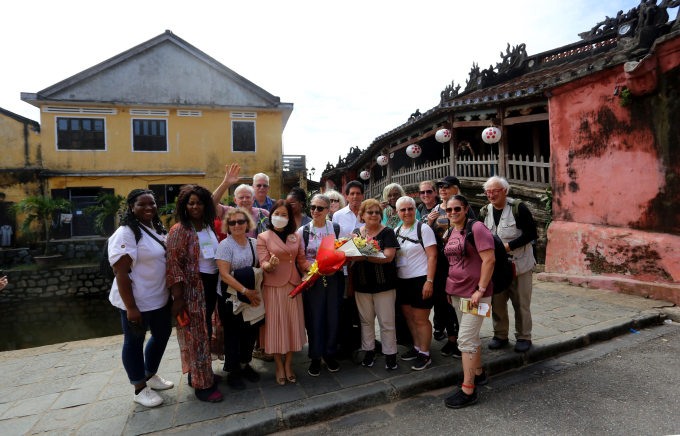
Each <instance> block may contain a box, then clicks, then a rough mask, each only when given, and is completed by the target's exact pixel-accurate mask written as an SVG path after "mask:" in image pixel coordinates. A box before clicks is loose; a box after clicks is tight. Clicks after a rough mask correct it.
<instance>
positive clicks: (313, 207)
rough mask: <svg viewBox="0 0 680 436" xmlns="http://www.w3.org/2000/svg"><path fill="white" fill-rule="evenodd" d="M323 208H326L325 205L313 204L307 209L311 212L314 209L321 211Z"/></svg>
mask: <svg viewBox="0 0 680 436" xmlns="http://www.w3.org/2000/svg"><path fill="white" fill-rule="evenodd" d="M324 209H327V208H326V206H314V205H311V206H309V210H311V211H312V212H314V211H315V210H318V211H319V212H323V210H324Z"/></svg>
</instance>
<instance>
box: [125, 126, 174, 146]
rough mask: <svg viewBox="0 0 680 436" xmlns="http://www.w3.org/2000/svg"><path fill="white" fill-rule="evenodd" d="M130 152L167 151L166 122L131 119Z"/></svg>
mask: <svg viewBox="0 0 680 436" xmlns="http://www.w3.org/2000/svg"><path fill="white" fill-rule="evenodd" d="M132 151H168V135H167V121H166V120H158V119H133V120H132Z"/></svg>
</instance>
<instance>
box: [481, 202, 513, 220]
mask: <svg viewBox="0 0 680 436" xmlns="http://www.w3.org/2000/svg"><path fill="white" fill-rule="evenodd" d="M490 204H491V203H486V204H485V205H484V206H483V207H482V208H481V209H480V210H479V221H481V222H482V224H483V223H484V220H486V214H487V213H489V212H488V210H489V205H490ZM520 204H523V202H522V200H515V199H513V201H512V208H511V210H512V216H513V217H515V221H517V220H518V219H519V205H520Z"/></svg>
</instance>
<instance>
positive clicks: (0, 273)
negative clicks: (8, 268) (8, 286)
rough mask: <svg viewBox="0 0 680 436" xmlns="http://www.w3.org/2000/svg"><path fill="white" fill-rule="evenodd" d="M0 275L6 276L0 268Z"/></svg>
mask: <svg viewBox="0 0 680 436" xmlns="http://www.w3.org/2000/svg"><path fill="white" fill-rule="evenodd" d="M0 277H5V272H4V271H3V270H1V269H0Z"/></svg>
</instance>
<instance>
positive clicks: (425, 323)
mask: <svg viewBox="0 0 680 436" xmlns="http://www.w3.org/2000/svg"><path fill="white" fill-rule="evenodd" d="M396 209H397V213H398V214H399V219H400V220H401V221H402V222H403V223H402V224H401V225H400V226H399V227H397V228H396V229H394V233H395V234H396V236H397V241H399V246H400V247H401V248H400V249H399V251H398V252H397V276H398V277H399V280H398V281H397V304H401V310H402V312H403V313H404V316H405V317H406V322H407V323H408V327H409V330H410V331H411V335H412V336H413V344H414V347H413V349H411V350H409V351H407V352H406V353H404V354H402V355H401V360H414V359H415V362H414V364H413V366H412V367H411V369H414V370H416V371H420V370H423V369H425V368H427V366H428V365H430V364H431V363H432V359H430V337H431V335H432V324H431V323H430V311H431V310H432V306H433V303H434V299H433V298H432V291H433V287H434V275H435V272H436V270H437V240H436V239H435V236H434V231H433V230H432V229H431V228H430V226H427V225H424V224H423V223H422V222H420V220H418V219H417V217H416V202H415V201H414V200H413V199H412V198H411V197H401V198H400V199H399V200H397V203H396Z"/></svg>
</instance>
